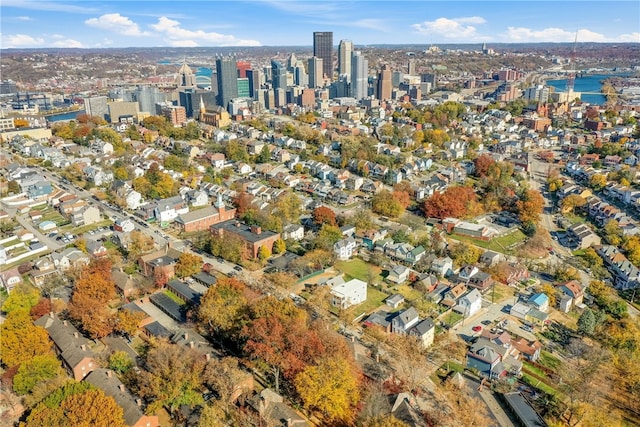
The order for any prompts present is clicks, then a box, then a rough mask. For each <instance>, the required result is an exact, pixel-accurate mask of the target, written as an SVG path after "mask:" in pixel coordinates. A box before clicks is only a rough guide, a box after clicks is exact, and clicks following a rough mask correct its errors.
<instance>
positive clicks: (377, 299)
mask: <svg viewBox="0 0 640 427" xmlns="http://www.w3.org/2000/svg"><path fill="white" fill-rule="evenodd" d="M388 296H389V295H387V294H385V293H384V292H382V291H379V290H377V289H376V288H374V287H372V286H367V300H366V301H365V302H363V303H362V304H358V305H356V306H355V307H351V308H349V310H348V311H350V312H351V313H349V314H350V315H353V316H350V317H356V316H358V315H360V314H362V313H367V314H369V313H371V312H373V311H374V310H376V309H377V308H378V307H380V306H381V305H382V304H384V300H385V299H386V298H387V297H388Z"/></svg>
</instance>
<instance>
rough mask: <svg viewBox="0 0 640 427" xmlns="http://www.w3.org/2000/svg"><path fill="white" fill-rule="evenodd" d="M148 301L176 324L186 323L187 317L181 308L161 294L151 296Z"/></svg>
mask: <svg viewBox="0 0 640 427" xmlns="http://www.w3.org/2000/svg"><path fill="white" fill-rule="evenodd" d="M149 301H151V302H152V303H153V305H155V306H156V307H158V308H159V309H160V310H162V311H164V312H165V313H166V314H167V315H169V316H170V317H171V318H172V319H174V320H177V321H178V322H186V321H187V316H186V315H185V313H184V311H183V310H182V306H181V305H180V304H178V303H177V302H175V301H174V300H172V299H171V298H169V297H168V296H166V295H165V294H163V293H157V294H153V295H151V296H150V297H149Z"/></svg>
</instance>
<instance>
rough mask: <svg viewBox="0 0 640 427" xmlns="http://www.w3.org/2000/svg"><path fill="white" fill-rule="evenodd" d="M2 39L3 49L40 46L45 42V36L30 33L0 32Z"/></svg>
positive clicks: (0, 45) (0, 44) (0, 43)
mask: <svg viewBox="0 0 640 427" xmlns="http://www.w3.org/2000/svg"><path fill="white" fill-rule="evenodd" d="M0 40H1V41H0V47H1V48H2V49H8V48H12V47H13V48H15V47H32V46H40V45H42V44H43V43H44V39H43V38H40V37H32V36H30V35H28V34H7V35H5V34H0Z"/></svg>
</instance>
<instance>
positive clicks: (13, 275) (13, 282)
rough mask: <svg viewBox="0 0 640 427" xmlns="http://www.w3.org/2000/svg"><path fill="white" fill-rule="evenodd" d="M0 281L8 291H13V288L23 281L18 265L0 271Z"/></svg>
mask: <svg viewBox="0 0 640 427" xmlns="http://www.w3.org/2000/svg"><path fill="white" fill-rule="evenodd" d="M0 283H1V284H2V286H3V287H4V289H5V290H6V291H7V293H9V292H11V291H12V290H13V288H15V287H16V286H17V285H18V284H20V283H22V276H21V275H20V272H19V271H18V267H14V268H11V269H9V270H6V271H3V272H0Z"/></svg>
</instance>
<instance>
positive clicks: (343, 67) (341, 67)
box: [338, 40, 353, 80]
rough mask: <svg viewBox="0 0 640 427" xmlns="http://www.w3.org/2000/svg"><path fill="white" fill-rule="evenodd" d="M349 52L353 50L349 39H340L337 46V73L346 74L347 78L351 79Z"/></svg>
mask: <svg viewBox="0 0 640 427" xmlns="http://www.w3.org/2000/svg"><path fill="white" fill-rule="evenodd" d="M351 52H353V43H352V42H351V40H340V45H339V46H338V75H340V76H342V75H346V76H347V80H350V79H351Z"/></svg>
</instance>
